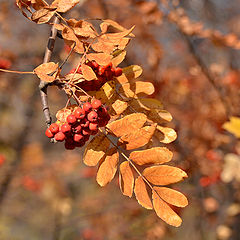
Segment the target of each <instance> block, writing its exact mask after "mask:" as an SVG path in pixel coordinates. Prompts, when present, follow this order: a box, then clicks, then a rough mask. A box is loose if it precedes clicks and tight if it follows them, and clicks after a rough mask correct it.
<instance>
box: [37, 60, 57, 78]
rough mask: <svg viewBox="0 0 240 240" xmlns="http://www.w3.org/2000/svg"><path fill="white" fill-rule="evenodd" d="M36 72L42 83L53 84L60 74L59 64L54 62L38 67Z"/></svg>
mask: <svg viewBox="0 0 240 240" xmlns="http://www.w3.org/2000/svg"><path fill="white" fill-rule="evenodd" d="M34 72H35V73H36V74H37V76H38V77H39V78H40V79H41V80H42V81H45V82H53V81H54V80H55V78H56V74H57V73H58V64H57V63H54V62H48V63H43V64H41V65H39V66H38V67H36V68H35V69H34ZM54 72H55V73H54ZM53 73H54V74H53ZM48 74H53V76H49V75H48Z"/></svg>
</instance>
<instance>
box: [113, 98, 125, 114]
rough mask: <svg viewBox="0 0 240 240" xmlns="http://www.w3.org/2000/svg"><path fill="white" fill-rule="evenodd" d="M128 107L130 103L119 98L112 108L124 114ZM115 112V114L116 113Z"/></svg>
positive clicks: (117, 112)
mask: <svg viewBox="0 0 240 240" xmlns="http://www.w3.org/2000/svg"><path fill="white" fill-rule="evenodd" d="M127 108H128V103H127V102H124V101H121V100H119V99H117V100H116V101H115V102H114V103H113V104H112V109H113V110H114V111H115V113H116V114H117V115H120V114H122V113H123V112H124V111H125V110H126V109H127ZM115 113H114V114H115Z"/></svg>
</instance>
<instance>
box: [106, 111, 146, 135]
mask: <svg viewBox="0 0 240 240" xmlns="http://www.w3.org/2000/svg"><path fill="white" fill-rule="evenodd" d="M146 120H147V116H146V115H145V114H143V113H132V114H130V115H127V116H126V117H124V118H121V119H119V120H117V121H114V122H111V123H109V124H108V125H107V128H109V129H110V130H111V132H112V133H113V134H114V135H115V136H117V137H121V136H123V135H125V134H128V133H130V132H134V131H136V130H137V129H139V128H141V127H142V126H143V125H144V123H145V122H146Z"/></svg>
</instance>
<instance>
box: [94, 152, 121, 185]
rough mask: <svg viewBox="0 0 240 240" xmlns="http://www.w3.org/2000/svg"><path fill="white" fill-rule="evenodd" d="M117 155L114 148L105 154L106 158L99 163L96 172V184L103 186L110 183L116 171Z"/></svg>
mask: <svg viewBox="0 0 240 240" xmlns="http://www.w3.org/2000/svg"><path fill="white" fill-rule="evenodd" d="M118 161H119V153H118V152H117V149H116V148H111V149H109V150H108V151H107V152H106V157H105V158H104V160H103V161H102V162H101V164H100V166H99V169H98V172H97V178H96V180H97V182H98V184H99V185H100V186H102V187H103V186H105V185H106V184H107V183H109V182H111V181H112V179H113V178H114V176H115V173H116V171H117V164H118Z"/></svg>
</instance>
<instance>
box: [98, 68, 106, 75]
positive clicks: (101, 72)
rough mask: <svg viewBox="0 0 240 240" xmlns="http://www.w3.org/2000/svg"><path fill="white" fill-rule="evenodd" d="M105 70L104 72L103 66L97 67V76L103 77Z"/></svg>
mask: <svg viewBox="0 0 240 240" xmlns="http://www.w3.org/2000/svg"><path fill="white" fill-rule="evenodd" d="M105 70H106V68H105V67H103V66H99V67H98V74H99V75H100V76H101V75H103V74H104V72H105Z"/></svg>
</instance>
